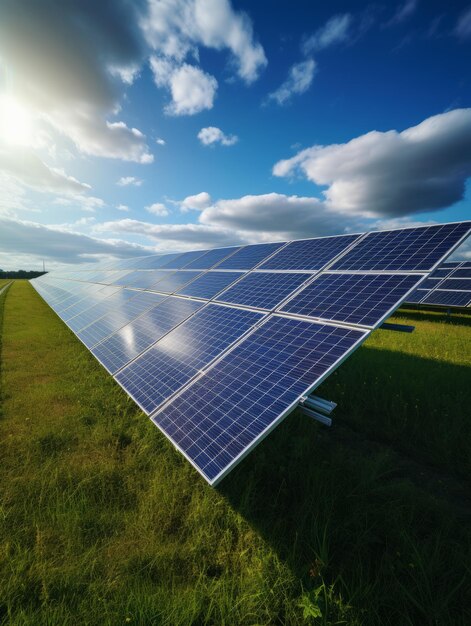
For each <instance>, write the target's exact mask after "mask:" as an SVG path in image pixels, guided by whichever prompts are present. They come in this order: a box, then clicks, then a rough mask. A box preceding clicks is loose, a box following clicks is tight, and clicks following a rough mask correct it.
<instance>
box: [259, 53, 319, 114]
mask: <svg viewBox="0 0 471 626" xmlns="http://www.w3.org/2000/svg"><path fill="white" fill-rule="evenodd" d="M315 69H316V62H315V61H314V59H307V60H306V61H301V62H300V63H295V64H294V65H293V66H292V67H291V68H290V70H289V73H288V78H287V79H286V80H285V82H284V83H282V84H281V85H280V86H279V87H278V89H276V90H275V91H273V92H272V93H269V94H268V97H267V101H270V100H274V101H275V102H277V103H278V104H287V103H288V102H289V100H291V98H292V97H293V96H294V95H300V94H302V93H304V92H306V91H307V90H308V89H309V87H310V86H311V84H312V80H313V78H314V72H315Z"/></svg>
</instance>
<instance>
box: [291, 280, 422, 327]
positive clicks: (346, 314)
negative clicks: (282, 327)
mask: <svg viewBox="0 0 471 626" xmlns="http://www.w3.org/2000/svg"><path fill="white" fill-rule="evenodd" d="M422 278H423V275H420V274H419V275H411V274H333V273H332V274H328V273H326V274H321V275H320V276H319V277H318V278H317V279H315V280H314V282H312V283H311V284H310V285H308V286H307V287H306V288H305V289H303V290H302V291H301V292H300V293H298V295H296V296H294V298H293V299H292V300H289V302H287V303H286V304H285V305H284V306H283V307H282V311H287V312H289V313H294V314H297V315H306V316H308V317H317V318H322V319H326V320H333V321H337V322H348V323H349V324H362V325H364V326H370V327H374V326H376V325H377V324H379V323H380V322H381V321H382V320H383V318H384V317H385V316H387V315H388V313H389V312H390V311H391V309H392V308H394V307H395V306H397V303H398V302H401V300H402V299H403V298H404V297H405V296H406V294H407V293H408V292H409V291H410V290H411V289H413V288H414V287H415V286H416V285H417V283H418V282H419V281H420V280H421V279H422Z"/></svg>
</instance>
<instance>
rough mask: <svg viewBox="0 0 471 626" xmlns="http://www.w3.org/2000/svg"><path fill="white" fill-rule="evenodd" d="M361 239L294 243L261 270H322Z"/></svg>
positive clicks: (324, 239)
mask: <svg viewBox="0 0 471 626" xmlns="http://www.w3.org/2000/svg"><path fill="white" fill-rule="evenodd" d="M359 237H360V235H343V236H338V237H319V238H316V239H302V240H300V241H292V242H291V243H289V244H288V245H287V246H285V247H284V248H283V249H282V250H280V251H279V252H277V253H276V254H275V255H274V256H272V257H271V259H269V260H268V261H266V262H265V263H263V264H262V265H261V266H260V268H259V269H263V270H320V269H322V268H323V267H324V266H325V265H327V263H329V262H330V261H332V259H334V258H335V257H336V256H337V255H339V254H340V253H341V252H343V251H344V250H346V249H347V248H348V246H349V245H350V244H352V243H353V242H354V241H355V240H356V239H358V238H359Z"/></svg>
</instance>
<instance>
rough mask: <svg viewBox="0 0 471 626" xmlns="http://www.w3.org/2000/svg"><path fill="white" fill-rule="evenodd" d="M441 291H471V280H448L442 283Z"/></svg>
mask: <svg viewBox="0 0 471 626" xmlns="http://www.w3.org/2000/svg"><path fill="white" fill-rule="evenodd" d="M440 289H452V290H454V291H471V280H470V279H469V278H455V275H454V274H453V278H447V279H446V280H442V282H441V283H440Z"/></svg>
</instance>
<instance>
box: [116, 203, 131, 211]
mask: <svg viewBox="0 0 471 626" xmlns="http://www.w3.org/2000/svg"><path fill="white" fill-rule="evenodd" d="M116 208H117V209H118V211H123V212H124V213H129V211H130V210H131V209H130V208H129V207H128V206H127V205H126V204H118V205H117V206H116Z"/></svg>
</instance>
